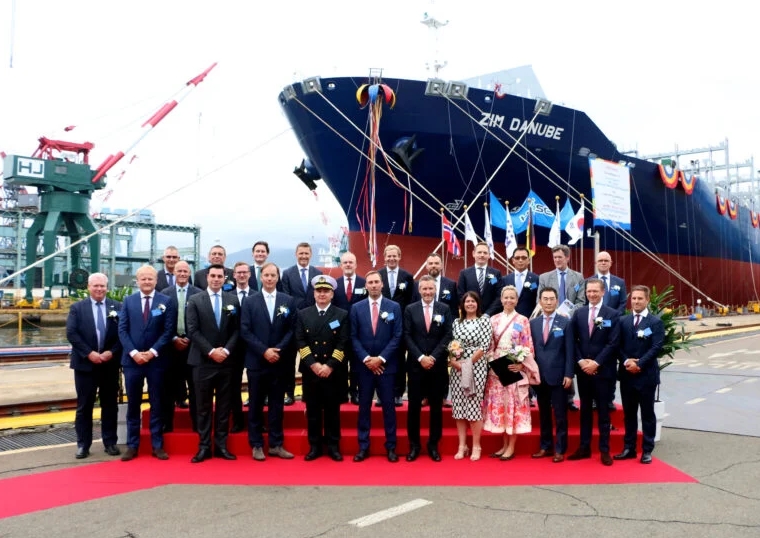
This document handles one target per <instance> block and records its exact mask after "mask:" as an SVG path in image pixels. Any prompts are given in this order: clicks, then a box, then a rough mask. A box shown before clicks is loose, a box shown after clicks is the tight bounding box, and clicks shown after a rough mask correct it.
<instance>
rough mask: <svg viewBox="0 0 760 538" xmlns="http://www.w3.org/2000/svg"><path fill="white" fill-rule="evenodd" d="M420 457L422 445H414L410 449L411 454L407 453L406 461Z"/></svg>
mask: <svg viewBox="0 0 760 538" xmlns="http://www.w3.org/2000/svg"><path fill="white" fill-rule="evenodd" d="M419 457H420V447H418V446H412V448H410V449H409V454H407V455H406V461H414V460H416V459H417V458H419Z"/></svg>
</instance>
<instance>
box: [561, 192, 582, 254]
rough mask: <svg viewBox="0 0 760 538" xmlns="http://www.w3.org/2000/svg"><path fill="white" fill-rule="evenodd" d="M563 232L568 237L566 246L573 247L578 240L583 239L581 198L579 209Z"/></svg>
mask: <svg viewBox="0 0 760 538" xmlns="http://www.w3.org/2000/svg"><path fill="white" fill-rule="evenodd" d="M565 232H566V233H567V235H569V236H570V241H568V243H567V244H568V245H574V244H575V243H577V242H578V240H579V239H580V238H581V237H583V199H582V198H581V207H580V209H578V212H577V213H576V214H575V216H573V218H572V219H570V222H568V223H567V226H565Z"/></svg>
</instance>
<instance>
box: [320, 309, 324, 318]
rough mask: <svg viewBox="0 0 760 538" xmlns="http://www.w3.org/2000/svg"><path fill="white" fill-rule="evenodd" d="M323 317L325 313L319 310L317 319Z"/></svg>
mask: <svg viewBox="0 0 760 538" xmlns="http://www.w3.org/2000/svg"><path fill="white" fill-rule="evenodd" d="M324 315H325V311H324V310H320V311H319V317H320V318H321V317H323V316H324Z"/></svg>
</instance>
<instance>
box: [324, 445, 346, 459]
mask: <svg viewBox="0 0 760 538" xmlns="http://www.w3.org/2000/svg"><path fill="white" fill-rule="evenodd" d="M327 455H328V456H330V459H331V460H333V461H343V454H341V453H340V452H338V449H337V448H329V447H328V449H327Z"/></svg>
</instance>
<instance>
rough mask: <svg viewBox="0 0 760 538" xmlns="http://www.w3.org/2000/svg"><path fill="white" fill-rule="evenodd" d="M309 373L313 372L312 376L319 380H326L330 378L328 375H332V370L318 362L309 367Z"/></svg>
mask: <svg viewBox="0 0 760 538" xmlns="http://www.w3.org/2000/svg"><path fill="white" fill-rule="evenodd" d="M311 371H312V372H314V374H315V375H316V376H317V377H321V378H327V377H330V374H331V373H332V371H333V369H332V368H331V367H329V366H327V365H326V364H322V363H320V362H315V363H314V364H312V365H311Z"/></svg>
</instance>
